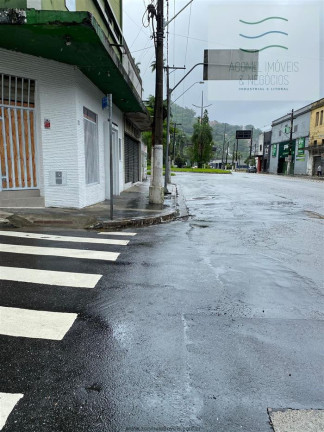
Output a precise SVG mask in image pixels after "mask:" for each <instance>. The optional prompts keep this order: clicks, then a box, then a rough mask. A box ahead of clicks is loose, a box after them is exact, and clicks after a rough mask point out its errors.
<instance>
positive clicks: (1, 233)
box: [0, 231, 129, 246]
mask: <svg viewBox="0 0 324 432" xmlns="http://www.w3.org/2000/svg"><path fill="white" fill-rule="evenodd" d="M0 236H5V237H20V238H30V239H36V240H49V241H57V242H69V243H94V244H95V243H97V244H105V245H116V246H127V245H128V243H129V240H115V239H98V238H93V237H71V236H57V235H49V234H34V233H25V232H16V231H0Z"/></svg>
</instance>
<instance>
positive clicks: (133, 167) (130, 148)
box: [125, 135, 140, 183]
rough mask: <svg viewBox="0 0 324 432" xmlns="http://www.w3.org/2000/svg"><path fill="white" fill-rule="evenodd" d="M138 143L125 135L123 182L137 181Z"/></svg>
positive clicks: (138, 168)
mask: <svg viewBox="0 0 324 432" xmlns="http://www.w3.org/2000/svg"><path fill="white" fill-rule="evenodd" d="M139 162H140V161H139V143H138V141H135V140H134V139H133V138H131V137H130V136H128V135H125V183H130V182H131V183H135V182H137V181H139V172H140V171H139V170H140V167H139Z"/></svg>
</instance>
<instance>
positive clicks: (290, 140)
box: [287, 109, 294, 175]
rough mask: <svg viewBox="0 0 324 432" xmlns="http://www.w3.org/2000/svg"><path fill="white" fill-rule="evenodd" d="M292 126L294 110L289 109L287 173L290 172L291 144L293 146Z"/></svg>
mask: <svg viewBox="0 0 324 432" xmlns="http://www.w3.org/2000/svg"><path fill="white" fill-rule="evenodd" d="M293 127H294V110H293V109H292V110H291V115H290V134H289V151H288V164H287V175H289V174H290V168H291V159H292V154H291V153H292V146H293V138H292V135H293Z"/></svg>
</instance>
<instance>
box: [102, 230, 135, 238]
mask: <svg viewBox="0 0 324 432" xmlns="http://www.w3.org/2000/svg"><path fill="white" fill-rule="evenodd" d="M98 234H100V235H116V236H130V237H133V236H136V233H130V232H123V231H114V232H108V231H101V232H98Z"/></svg>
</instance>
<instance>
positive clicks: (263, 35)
mask: <svg viewBox="0 0 324 432" xmlns="http://www.w3.org/2000/svg"><path fill="white" fill-rule="evenodd" d="M270 20H275V22H278V21H279V22H280V21H285V22H288V19H287V18H283V17H277V16H273V17H267V18H264V19H262V20H260V21H254V22H251V21H244V20H241V19H240V20H239V21H240V22H241V23H242V24H245V25H249V26H254V25H258V24H262V23H263V22H265V21H270ZM273 34H275V35H282V36H284V37H287V36H288V33H287V32H285V31H281V30H270V31H267V32H265V33H260V34H255V35H246V34H243V33H240V34H239V35H240V37H242V38H244V39H262V38H263V37H266V36H268V35H273ZM269 48H280V49H284V50H287V49H288V47H287V46H285V45H278V44H273V45H266V46H264V47H262V48H259V49H247V48H240V50H241V51H244V52H248V53H257V52H261V51H264V50H266V49H269Z"/></svg>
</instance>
